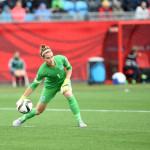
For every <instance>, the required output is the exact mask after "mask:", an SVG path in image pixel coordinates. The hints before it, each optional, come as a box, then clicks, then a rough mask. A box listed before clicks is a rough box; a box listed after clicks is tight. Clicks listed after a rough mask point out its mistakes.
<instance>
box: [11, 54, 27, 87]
mask: <svg viewBox="0 0 150 150" xmlns="http://www.w3.org/2000/svg"><path fill="white" fill-rule="evenodd" d="M8 65H9V68H10V71H11V75H12V76H14V77H15V80H16V83H17V86H19V85H20V84H19V81H20V78H21V80H22V85H23V86H24V85H25V76H26V71H25V64H24V61H23V60H22V59H21V58H20V53H19V52H18V51H16V52H14V57H13V58H11V59H10V61H9V64H8Z"/></svg>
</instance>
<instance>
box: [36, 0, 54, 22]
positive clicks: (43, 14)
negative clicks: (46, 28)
mask: <svg viewBox="0 0 150 150" xmlns="http://www.w3.org/2000/svg"><path fill="white" fill-rule="evenodd" d="M35 15H36V17H37V20H39V21H49V20H50V17H51V15H52V13H51V11H50V10H49V9H47V8H46V4H45V3H41V4H40V5H39V8H38V9H37V10H36V11H35Z"/></svg>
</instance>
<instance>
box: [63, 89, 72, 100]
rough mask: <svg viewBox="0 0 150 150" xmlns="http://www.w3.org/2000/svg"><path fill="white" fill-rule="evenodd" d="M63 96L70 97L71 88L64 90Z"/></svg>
mask: <svg viewBox="0 0 150 150" xmlns="http://www.w3.org/2000/svg"><path fill="white" fill-rule="evenodd" d="M64 96H65V97H66V98H69V97H71V96H72V90H69V91H66V92H65V93H64Z"/></svg>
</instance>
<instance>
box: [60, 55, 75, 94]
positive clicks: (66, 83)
mask: <svg viewBox="0 0 150 150" xmlns="http://www.w3.org/2000/svg"><path fill="white" fill-rule="evenodd" d="M64 66H65V67H66V69H67V71H66V78H65V80H64V82H63V84H62V86H61V93H64V92H66V91H68V90H70V89H71V87H70V86H69V84H70V77H71V74H72V66H71V65H70V63H69V61H68V59H67V58H66V57H65V61H64Z"/></svg>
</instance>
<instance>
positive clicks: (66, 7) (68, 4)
mask: <svg viewBox="0 0 150 150" xmlns="http://www.w3.org/2000/svg"><path fill="white" fill-rule="evenodd" d="M64 10H65V11H67V12H68V13H69V14H70V15H74V14H75V5H74V3H73V2H72V1H65V2H64Z"/></svg>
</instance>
